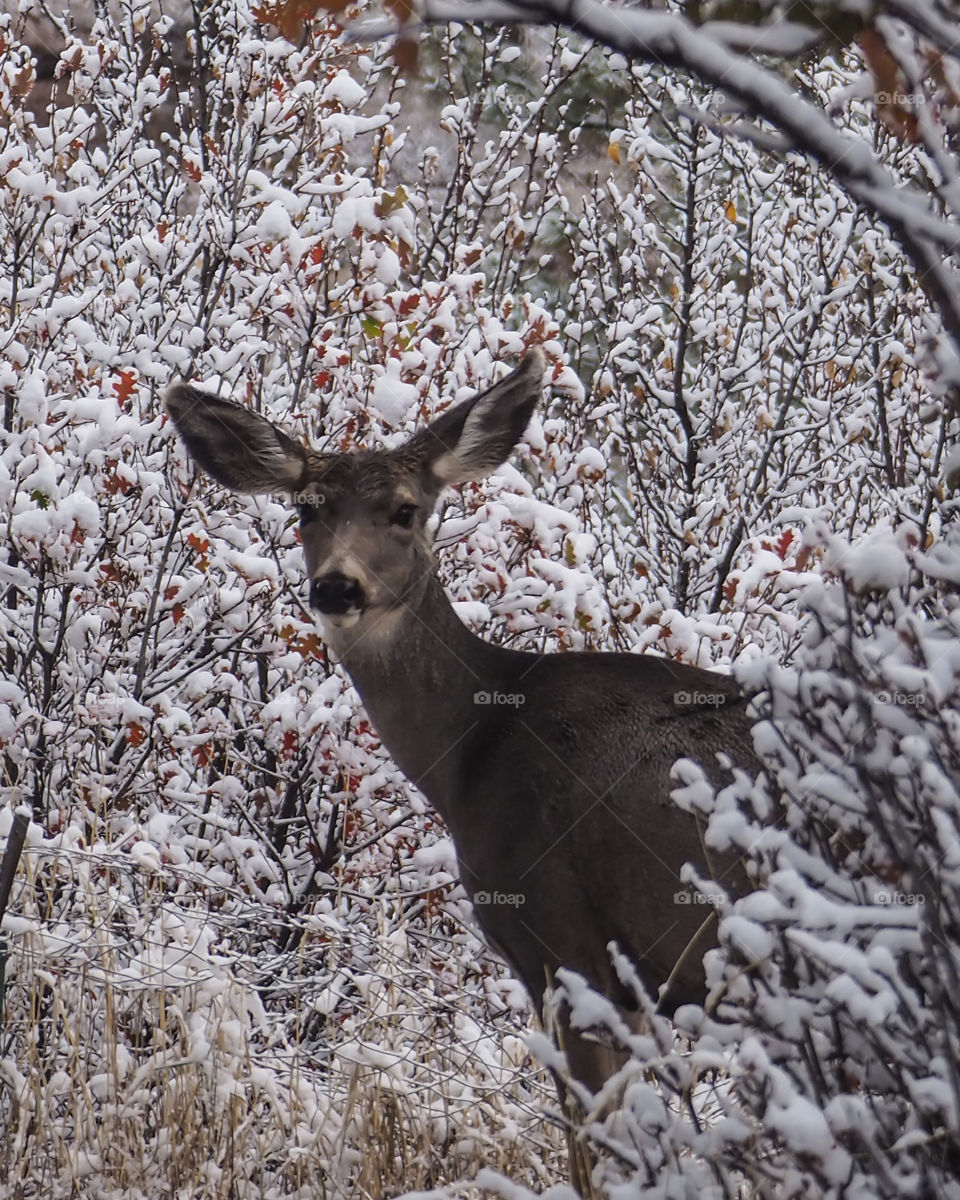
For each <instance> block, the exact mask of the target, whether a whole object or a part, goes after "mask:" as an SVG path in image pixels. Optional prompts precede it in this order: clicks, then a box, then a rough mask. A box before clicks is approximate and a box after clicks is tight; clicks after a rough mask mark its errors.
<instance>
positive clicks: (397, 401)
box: [370, 358, 419, 425]
mask: <svg viewBox="0 0 960 1200" xmlns="http://www.w3.org/2000/svg"><path fill="white" fill-rule="evenodd" d="M418 396H419V392H418V390H417V388H416V387H415V386H414V385H413V384H411V383H405V382H404V381H403V380H402V379H401V378H400V364H399V363H398V362H397V360H396V359H393V358H391V359H388V360H387V363H386V369H385V371H384V373H383V374H382V375H381V376H380V377H379V378H378V379H377V380H376V382H375V383H374V385H373V388H372V390H371V392H370V405H371V407H372V408H373V410H374V411H375V412H376V413H377V415H378V416H379V417H380V418H381V420H383V421H385V422H386V424H388V425H400V424H402V423H403V421H404V419H405V417H406V415H407V413H408V412H409V410H410V409H411V408H412V407H413V406H414V405H415V404H416V402H417V398H418Z"/></svg>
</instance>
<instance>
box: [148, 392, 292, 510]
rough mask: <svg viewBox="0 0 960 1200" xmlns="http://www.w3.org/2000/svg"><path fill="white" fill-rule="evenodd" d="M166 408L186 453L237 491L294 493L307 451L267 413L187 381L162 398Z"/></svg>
mask: <svg viewBox="0 0 960 1200" xmlns="http://www.w3.org/2000/svg"><path fill="white" fill-rule="evenodd" d="M164 404H165V405H166V409H167V412H168V413H169V414H170V416H171V417H172V418H173V423H174V425H176V427H177V432H178V433H179V434H180V436H181V437H182V438H183V442H184V445H185V446H186V447H187V450H188V451H189V453H190V456H191V457H192V458H193V459H195V460H196V462H197V463H198V464H199V465H200V466H201V467H202V468H203V470H204V471H206V473H207V474H208V475H211V476H212V477H213V478H214V479H215V480H216V481H217V482H218V483H222V484H223V485H224V487H228V488H231V489H232V490H233V491H235V492H248V493H250V494H255V493H257V492H294V491H296V490H297V489H298V488H299V487H300V486H301V484H302V482H303V478H304V475H305V473H306V468H307V451H306V450H305V449H304V448H303V446H301V445H300V443H299V442H295V441H294V440H293V438H291V437H288V436H287V435H286V434H285V433H284V432H283V430H281V429H277V427H276V426H275V425H272V424H271V423H270V422H269V421H268V420H267V419H266V417H261V416H260V415H259V414H258V413H255V412H251V411H250V409H248V408H243V407H242V406H241V405H239V404H234V403H233V402H232V401H230V400H221V399H220V397H219V396H214V395H213V394H212V393H210V392H202V391H200V389H199V388H195V387H193V386H191V385H190V384H188V383H177V384H174V386H173V387H171V388H169V389H168V391H167V394H166V395H165V396H164Z"/></svg>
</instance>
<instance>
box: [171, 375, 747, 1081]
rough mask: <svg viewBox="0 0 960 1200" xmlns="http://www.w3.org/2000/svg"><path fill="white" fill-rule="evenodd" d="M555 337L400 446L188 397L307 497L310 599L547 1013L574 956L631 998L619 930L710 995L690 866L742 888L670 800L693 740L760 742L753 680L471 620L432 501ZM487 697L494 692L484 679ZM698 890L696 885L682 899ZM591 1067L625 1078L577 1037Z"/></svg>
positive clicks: (210, 462) (304, 524) (656, 977)
mask: <svg viewBox="0 0 960 1200" xmlns="http://www.w3.org/2000/svg"><path fill="white" fill-rule="evenodd" d="M542 371H543V361H542V356H541V355H540V353H539V352H533V353H531V354H529V355H528V356H527V358H526V359H525V360H524V362H523V364H522V365H521V366H520V368H519V369H518V370H517V371H515V372H514V373H513V374H512V375H510V376H508V377H507V379H505V380H504V381H502V382H501V383H500V384H497V385H495V386H494V387H493V388H491V389H490V390H489V391H488V392H485V393H482V394H481V395H479V396H477V397H475V398H473V399H471V400H469V401H466V402H464V403H463V404H460V405H457V406H455V407H454V408H452V409H450V410H448V411H447V412H446V413H444V414H443V415H442V416H440V417H439V418H437V419H436V420H435V421H434V422H433V423H432V424H431V425H430V426H428V427H427V428H426V429H425V430H423V431H421V432H420V433H418V434H416V435H414V437H413V438H412V439H410V440H409V441H408V443H407V444H406V445H405V446H402V447H401V448H400V449H399V450H393V451H384V452H377V453H374V452H358V453H355V454H337V455H324V454H316V453H315V452H312V451H309V450H306V449H304V448H303V447H302V446H300V445H299V443H296V442H294V441H293V440H292V439H290V438H288V437H287V435H286V434H284V433H283V432H282V431H280V430H278V429H276V427H274V426H273V425H271V424H270V423H269V422H267V421H266V420H265V419H264V418H263V417H260V416H258V415H257V414H255V413H251V412H249V411H248V410H245V409H242V408H241V407H240V406H238V405H234V404H231V403H229V402H227V401H223V400H219V399H218V398H216V397H214V396H211V395H208V394H206V393H203V392H200V391H198V390H196V389H194V388H192V387H189V386H187V385H178V386H177V387H175V388H173V389H172V390H171V391H170V392H169V393H168V397H167V406H168V409H169V411H170V413H171V415H172V416H173V418H174V421H175V423H176V425H177V428H178V430H179V431H180V433H181V435H182V436H183V438H184V441H185V442H186V445H187V448H188V450H189V451H190V452H191V453H192V455H193V456H194V457H195V458H196V459H197V461H198V462H199V463H200V465H201V466H202V467H204V468H205V469H206V470H207V471H208V473H210V474H211V475H213V476H214V478H216V479H218V480H220V482H222V483H225V484H227V485H228V486H230V487H233V488H235V489H237V490H242V491H249V492H257V491H268V490H269V491H285V492H287V493H291V494H293V495H294V498H295V502H296V503H297V505H298V507H299V510H300V513H301V536H302V540H303V545H304V555H305V558H306V565H307V574H308V578H309V579H310V600H311V604H312V605H313V607H314V608H315V609H317V610H318V611H319V613H320V616H321V621H322V625H323V630H324V636H325V639H326V641H327V643H328V645H329V646H330V648H331V649H332V650H333V652H334V654H335V655H336V656H337V658H338V659H339V660H340V661H341V663H342V664H343V666H344V668H345V669H346V671H347V672H348V673H349V675H350V677H351V679H352V681H353V683H354V685H355V686H356V688H357V691H358V692H359V694H360V696H361V699H362V700H363V702H364V705H365V706H366V708H367V711H368V713H369V715H370V718H371V720H372V722H373V725H374V727H375V728H376V729H377V731H378V733H379V735H380V737H381V739H382V741H383V744H384V746H385V747H386V748H387V750H388V751H389V752H390V754H391V755H392V757H393V758H394V760H395V761H396V763H397V765H398V766H399V768H400V769H401V771H403V773H404V774H405V775H406V776H407V777H408V778H409V779H410V780H411V781H412V782H414V783H415V784H416V785H417V786H418V787H419V788H420V789H421V791H422V792H423V793H424V795H425V796H426V797H427V799H428V800H429V801H430V802H431V804H432V805H433V806H434V807H435V808H436V809H437V810H438V811H439V812H440V814H441V815H442V817H443V819H444V821H445V823H446V825H447V827H448V829H449V831H450V834H451V836H452V838H453V841H454V844H455V846H456V850H457V858H458V862H459V866H460V874H461V879H462V882H463V884H464V887H465V889H466V891H467V893H468V894H469V895H470V897H471V899H472V900H473V902H474V906H475V912H476V914H477V917H478V920H479V922H480V924H481V926H482V927H483V929H484V932H485V934H486V936H487V937H488V938H489V940H490V941H491V942H492V943H493V944H494V946H495V947H496V948H497V949H498V950H499V951H500V953H501V954H502V955H503V956H504V958H505V959H506V960H507V962H508V963H509V964H510V965H511V966H512V968H513V970H514V971H515V972H516V974H517V975H518V976H519V978H520V979H521V981H522V982H523V983H524V985H525V987H526V988H527V990H528V991H529V993H530V995H531V997H532V998H533V1000H534V1002H535V1004H536V1006H537V1008H538V1010H539V1011H540V1012H541V1014H542V1007H543V998H544V991H545V988H546V987H547V986H548V984H549V982H550V980H551V979H552V978H553V976H554V973H555V971H556V969H557V968H558V967H560V966H566V967H571V968H573V969H574V970H577V971H578V972H580V973H581V974H582V975H584V976H585V977H586V978H587V980H588V981H589V982H590V983H591V984H593V986H595V987H596V988H598V989H599V990H600V991H602V992H604V993H605V994H607V995H608V996H610V997H611V999H613V1000H615V1001H617V1002H618V1003H622V1004H624V1005H626V1006H628V1007H629V1005H630V1002H631V998H630V997H628V996H626V994H625V993H624V992H623V989H622V987H621V985H620V983H619V981H618V980H617V979H616V977H615V975H614V972H613V969H612V967H611V964H610V958H609V954H608V950H607V946H608V943H610V942H611V941H616V942H617V943H618V944H619V946H620V947H621V948H622V949H623V950H624V951H626V952H627V953H628V954H630V955H631V956H632V958H633V961H634V963H635V965H636V967H637V970H638V973H639V975H640V977H641V979H642V980H643V981H644V984H645V985H646V987H647V988H648V990H649V991H650V992H651V993H652V994H653V995H654V996H657V995H658V994H659V995H660V1004H661V1007H662V1008H663V1009H664V1010H666V1011H672V1010H673V1009H674V1008H675V1007H676V1006H677V1005H678V1004H681V1003H684V1002H688V1001H700V1000H702V999H703V996H704V980H703V967H702V956H703V951H704V950H705V949H707V948H708V947H709V946H710V945H711V944H712V942H713V939H714V936H715V934H714V930H713V925H712V921H711V917H712V913H711V910H710V909H708V908H705V907H703V906H702V905H697V904H692V903H684V902H683V901H684V898H686V899H687V900H689V898H690V892H689V889H687V888H686V887H685V885H684V883H683V881H682V877H681V870H682V868H683V866H684V864H685V863H693V864H694V865H695V866H696V867H697V868H698V869H699V870H700V871H701V872H704V873H707V874H709V875H710V876H711V877H713V878H716V879H718V880H719V881H721V882H724V883H725V884H726V885H727V886H730V885H733V887H734V890H736V887H737V884H738V882H739V875H738V874H737V872H736V866H735V864H734V863H732V862H731V861H730V860H724V861H719V862H718V861H717V860H716V859H715V858H713V857H712V856H711V855H710V854H709V853H708V851H707V849H706V847H705V846H704V843H703V839H702V836H701V833H702V831H701V829H700V828H699V825H698V822H697V820H696V819H695V818H694V817H692V816H690V815H689V814H687V813H685V812H683V811H681V810H680V809H678V808H677V807H676V806H675V805H673V803H672V802H671V800H670V796H669V793H670V788H671V781H670V771H671V768H672V766H673V763H674V762H675V761H676V759H677V758H680V757H694V758H697V759H699V760H701V761H703V762H704V764H705V765H708V764H709V762H710V761H711V760H714V759H715V755H716V752H717V751H726V752H727V753H728V754H730V756H731V757H732V758H733V759H734V760H735V761H736V760H739V761H741V762H747V761H749V760H750V757H751V755H750V750H749V735H748V728H749V723H748V721H747V718H746V714H745V712H744V711H743V702H742V700H741V698H740V696H739V694H738V692H737V689H736V686H735V684H734V683H733V681H732V680H730V679H728V678H726V677H724V676H720V675H717V674H714V673H712V672H708V671H702V670H699V669H697V668H694V667H690V666H684V665H682V664H677V663H674V662H670V661H668V660H666V659H662V658H658V657H655V656H652V655H635V654H602V653H569V654H553V655H536V654H529V653H521V652H518V651H513V650H506V649H503V648H501V647H497V646H494V645H492V644H490V643H488V642H485V641H484V640H483V639H481V638H479V637H477V636H475V635H474V634H473V633H472V632H470V630H468V629H467V628H466V626H464V625H463V624H462V622H461V621H460V620H459V618H458V617H457V615H456V613H455V612H454V610H453V608H452V606H451V604H450V602H449V601H448V600H447V598H446V596H445V594H444V592H443V588H442V586H441V584H440V582H439V580H438V579H437V577H436V573H435V568H434V562H433V553H432V547H431V544H430V538H429V536H428V535H427V533H426V528H425V526H426V520H427V517H428V516H429V514H430V513H431V512H432V509H433V507H434V504H435V502H436V499H437V496H438V494H439V492H440V490H441V489H442V488H443V487H445V486H447V485H448V484H451V483H460V482H464V481H466V480H467V479H473V478H478V477H480V476H482V475H485V474H487V473H489V472H490V471H492V470H494V469H495V468H496V467H497V466H498V465H499V464H500V463H501V462H502V461H503V460H504V459H505V458H506V457H507V455H508V454H509V452H510V450H511V449H512V447H513V445H514V444H515V443H516V441H517V440H519V438H520V436H521V435H522V433H523V430H524V428H525V427H526V424H527V421H528V419H529V417H530V414H531V412H532V409H533V406H534V404H535V403H536V400H537V398H538V396H539V393H540V380H541V375H542ZM485 697H486V698H487V701H486V702H484V698H485ZM678 897H679V899H678ZM566 1048H567V1051H568V1057H569V1058H570V1065H571V1070H572V1071H573V1073H574V1074H575V1075H577V1076H578V1077H579V1078H580V1079H581V1080H582V1081H583V1082H585V1083H586V1084H588V1086H590V1087H591V1088H594V1089H595V1088H597V1087H598V1086H599V1085H600V1084H601V1083H602V1082H603V1070H604V1068H603V1067H602V1066H601V1065H600V1060H599V1058H598V1057H597V1055H596V1054H595V1053H593V1052H592V1050H591V1048H590V1045H589V1044H588V1043H585V1042H584V1041H582V1040H580V1039H579V1038H577V1037H576V1035H573V1034H570V1037H569V1041H568V1044H567V1047H566Z"/></svg>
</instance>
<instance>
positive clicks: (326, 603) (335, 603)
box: [310, 571, 363, 616]
mask: <svg viewBox="0 0 960 1200" xmlns="http://www.w3.org/2000/svg"><path fill="white" fill-rule="evenodd" d="M310 604H311V606H312V607H313V608H316V609H318V610H319V611H320V612H322V613H327V614H328V615H331V616H332V615H334V614H336V613H348V612H351V611H356V610H357V609H358V608H363V588H362V587H361V586H360V581H359V580H357V579H351V578H350V576H349V575H341V574H340V573H339V572H338V571H335V572H332V573H331V574H330V575H321V576H320V578H319V579H314V580H313V582H312V583H311V584H310Z"/></svg>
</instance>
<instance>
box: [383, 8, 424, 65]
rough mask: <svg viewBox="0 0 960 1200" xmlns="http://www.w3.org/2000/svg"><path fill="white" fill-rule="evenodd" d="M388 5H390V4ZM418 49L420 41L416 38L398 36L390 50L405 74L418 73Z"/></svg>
mask: <svg viewBox="0 0 960 1200" xmlns="http://www.w3.org/2000/svg"><path fill="white" fill-rule="evenodd" d="M387 7H389V5H388V6H387ZM418 50H419V43H418V41H417V39H416V38H412V37H398V38H397V40H396V41H395V42H394V43H393V48H392V49H391V51H390V57H391V58H392V59H393V61H394V62H395V63H396V64H397V67H398V68H399V69H400V70H401V71H402V72H403V73H404V74H405V75H416V73H417V65H418V60H417V53H418Z"/></svg>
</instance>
